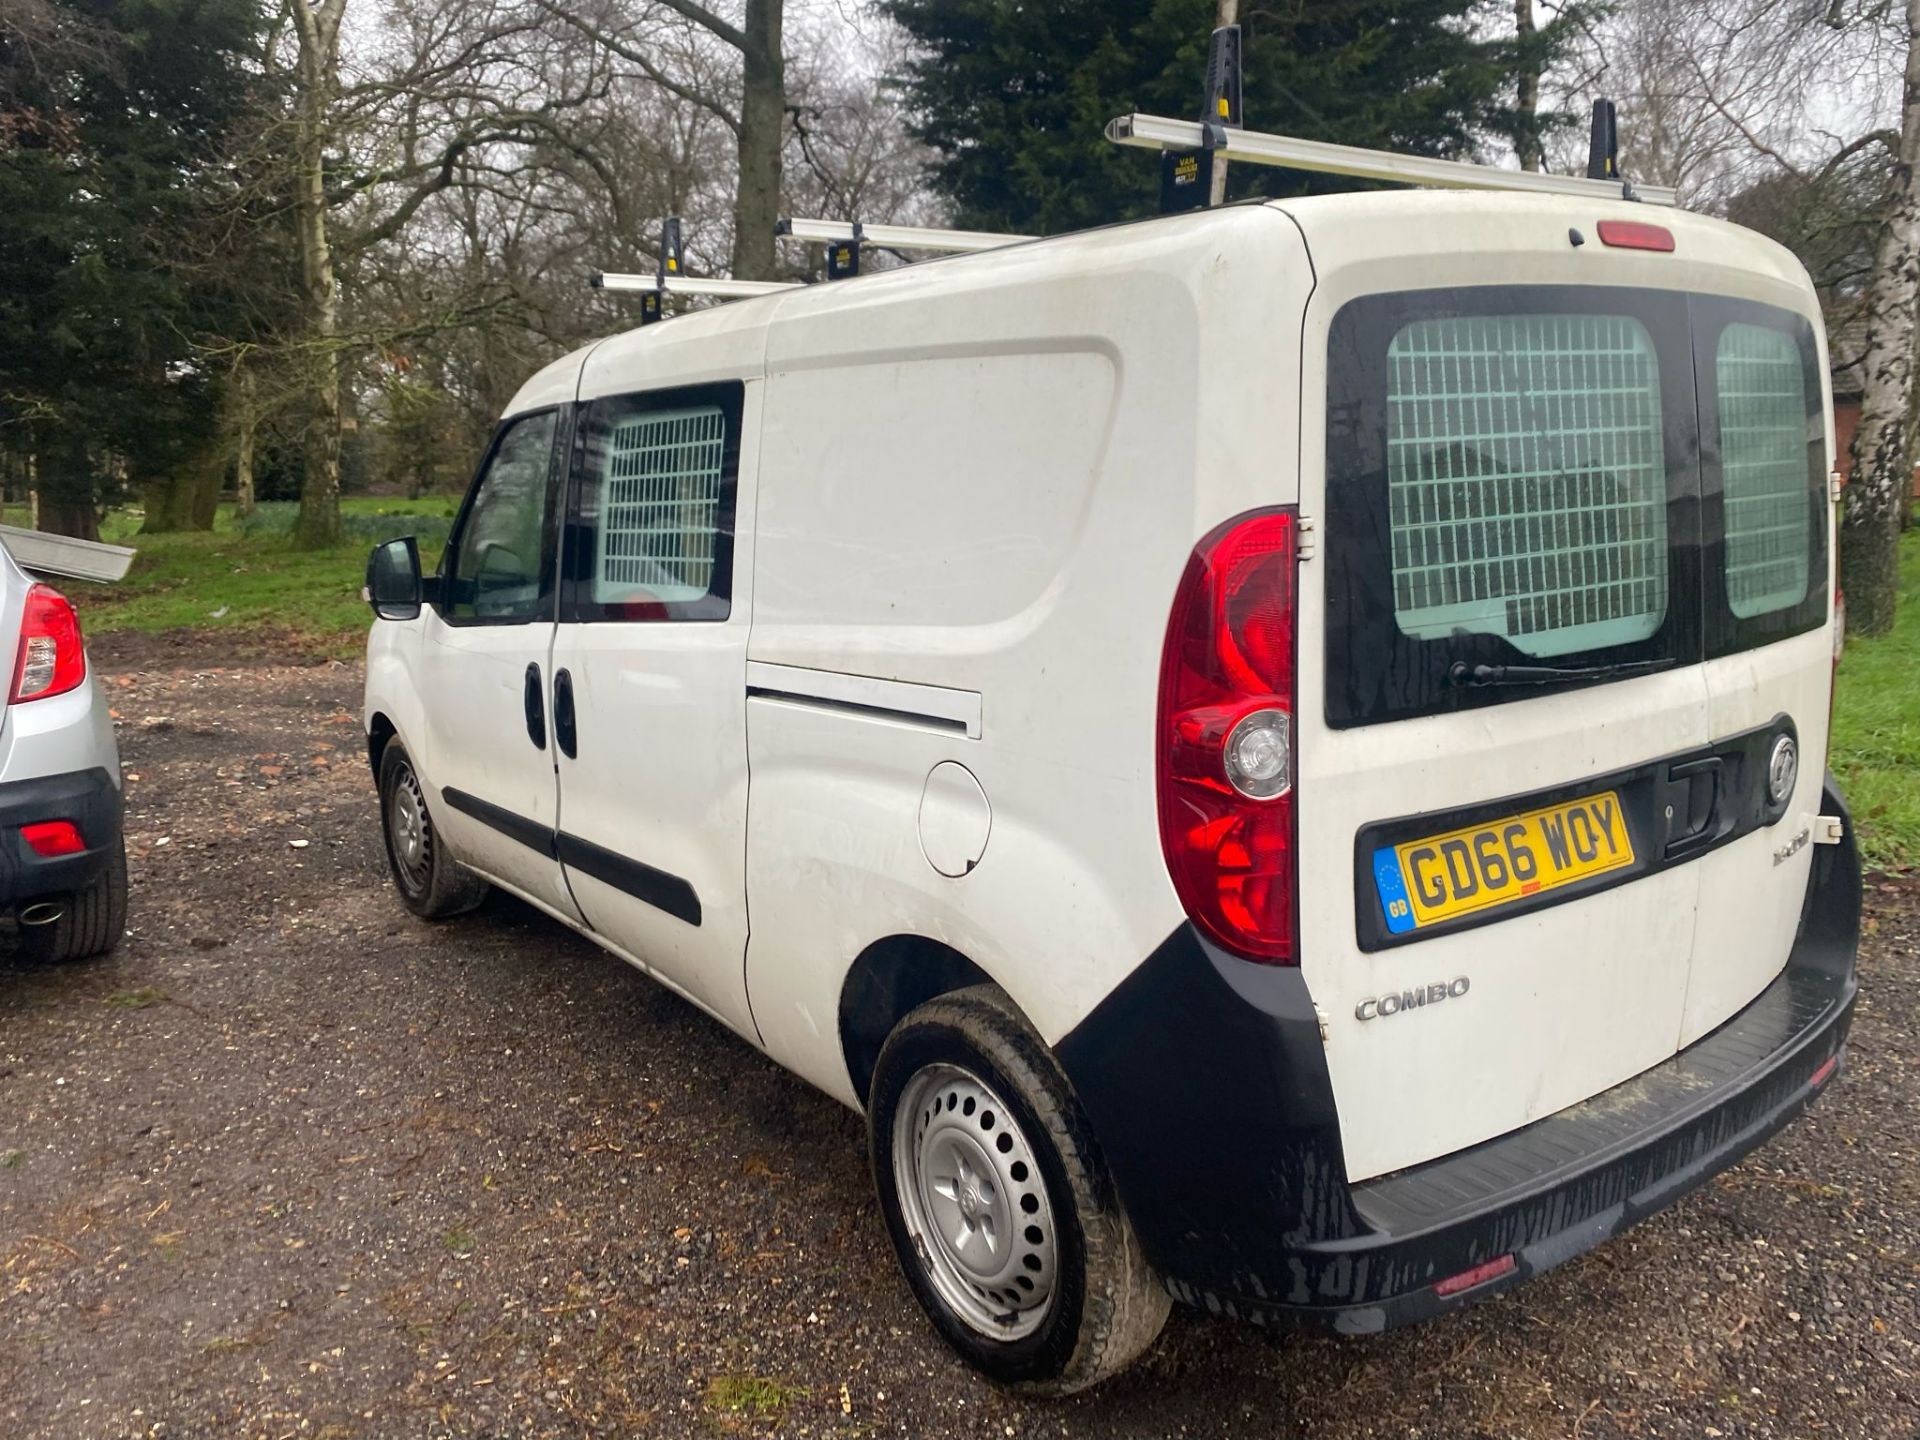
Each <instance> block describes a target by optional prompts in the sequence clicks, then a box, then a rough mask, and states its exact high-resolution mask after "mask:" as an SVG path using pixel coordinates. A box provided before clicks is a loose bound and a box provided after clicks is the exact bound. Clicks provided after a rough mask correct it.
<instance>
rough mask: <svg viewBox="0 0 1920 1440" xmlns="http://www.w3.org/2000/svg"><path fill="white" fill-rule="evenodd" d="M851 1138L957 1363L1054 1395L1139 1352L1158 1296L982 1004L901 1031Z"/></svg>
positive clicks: (1111, 1210) (1016, 1019) (1076, 1137)
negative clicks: (860, 1127) (863, 1144)
mask: <svg viewBox="0 0 1920 1440" xmlns="http://www.w3.org/2000/svg"><path fill="white" fill-rule="evenodd" d="M867 1124H868V1144H869V1148H870V1151H871V1156H872V1162H873V1174H874V1181H875V1184H876V1185H877V1186H878V1189H879V1192H880V1206H881V1210H882V1213H883V1214H884V1215H885V1217H886V1222H887V1230H888V1232H889V1234H890V1235H891V1237H892V1240H893V1246H894V1250H895V1253H896V1254H897V1255H898V1256H899V1259H900V1264H901V1267H902V1268H903V1269H904V1270H905V1271H906V1275H907V1280H908V1282H909V1283H910V1284H911V1285H912V1287H913V1291H914V1294H915V1296H916V1297H917V1298H918V1299H919V1301H920V1304H921V1306H922V1307H923V1308H924V1309H925V1310H926V1312H927V1315H928V1318H930V1319H931V1320H932V1321H933V1324H934V1327H935V1328H936V1329H938V1330H939V1331H940V1333H941V1335H942V1336H944V1337H945V1338H946V1340H947V1342H948V1343H949V1344H950V1345H952V1346H953V1347H954V1349H955V1350H957V1351H959V1352H960V1354H961V1355H962V1357H964V1358H965V1359H966V1360H967V1361H968V1362H969V1363H971V1364H972V1365H974V1366H975V1367H976V1368H977V1369H979V1370H981V1371H983V1372H984V1373H985V1374H987V1375H988V1376H990V1377H991V1378H992V1379H994V1380H997V1381H999V1382H1000V1383H1001V1384H1004V1385H1008V1386H1012V1387H1014V1388H1017V1389H1021V1390H1026V1391H1030V1392H1035V1393H1041V1394H1054V1395H1064V1394H1068V1393H1070V1392H1072V1391H1075V1390H1081V1389H1084V1388H1086V1387H1087V1386H1089V1385H1092V1384H1094V1383H1096V1382H1097V1381H1100V1380H1103V1379H1105V1378H1106V1377H1107V1376H1109V1375H1112V1374H1114V1373H1115V1372H1116V1371H1118V1370H1120V1369H1121V1368H1123V1367H1124V1366H1125V1365H1127V1364H1128V1363H1129V1362H1130V1361H1132V1360H1133V1359H1134V1358H1135V1357H1136V1356H1138V1355H1139V1354H1140V1353H1141V1352H1142V1351H1144V1350H1145V1349H1146V1348H1147V1347H1148V1346H1149V1345H1151V1344H1152V1343H1153V1340H1154V1338H1155V1337H1156V1336H1157V1335H1158V1334H1159V1333H1160V1328H1161V1326H1162V1325H1163V1324H1164V1323H1165V1322H1166V1318H1167V1310H1168V1308H1169V1302H1168V1298H1167V1293H1166V1290H1165V1289H1164V1288H1163V1287H1162V1286H1161V1284H1160V1283H1159V1280H1158V1278H1157V1277H1156V1276H1155V1275H1154V1273H1153V1271H1152V1269H1151V1268H1150V1267H1149V1266H1148V1265H1147V1262H1146V1259H1145V1257H1144V1256H1143V1255H1142V1254H1141V1252H1140V1242H1139V1239H1138V1237H1136V1236H1135V1234H1134V1232H1133V1227H1132V1225H1131V1224H1130V1223H1129V1222H1128V1220H1127V1217H1126V1214H1125V1212H1124V1211H1122V1209H1121V1208H1120V1203H1119V1199H1118V1197H1117V1196H1116V1195H1115V1193H1114V1189H1113V1182H1112V1179H1111V1178H1110V1177H1109V1175H1108V1174H1107V1170H1106V1165H1105V1162H1104V1161H1103V1160H1102V1158H1101V1156H1100V1152H1099V1147H1098V1145H1097V1144H1096V1143H1095V1141H1094V1138H1093V1134H1092V1131H1091V1128H1090V1127H1089V1125H1088V1123H1087V1119H1086V1116H1085V1115H1084V1114H1083V1113H1082V1112H1081V1109H1080V1105H1079V1102H1078V1101H1077V1100H1076V1099H1075V1098H1074V1095H1073V1092H1072V1090H1071V1088H1070V1087H1069V1086H1068V1084H1067V1079H1066V1076H1065V1075H1064V1074H1063V1073H1062V1072H1061V1070H1060V1067H1059V1065H1058V1064H1057V1063H1056V1062H1055V1060H1054V1058H1053V1056H1052V1054H1051V1052H1049V1051H1048V1049H1047V1047H1046V1044H1045V1042H1044V1041H1042V1040H1041V1038H1040V1037H1039V1035H1037V1034H1036V1033H1035V1032H1034V1030H1033V1028H1032V1027H1031V1026H1030V1025H1028V1024H1027V1022H1026V1020H1025V1019H1024V1018H1023V1017H1022V1016H1021V1015H1020V1013H1019V1012H1018V1011H1017V1010H1015V1009H1014V1007H1013V1005H1012V1004H1011V1003H1010V1002H1009V1001H1008V999H1007V998H1006V996H1005V995H1004V994H1002V993H1001V992H1000V991H999V990H998V989H996V988H994V987H993V986H990V985H980V986H975V987H973V988H972V989H968V990H961V991H956V992H954V993H953V994H950V995H943V996H940V997H938V998H937V999H934V1000H931V1001H929V1002H927V1003H926V1004H925V1005H922V1006H921V1007H920V1008H919V1009H917V1010H915V1011H914V1012H913V1013H912V1014H910V1015H908V1016H907V1017H906V1019H904V1020H902V1021H901V1022H900V1024H899V1025H898V1026H897V1027H896V1028H895V1029H894V1032H893V1034H892V1035H891V1036H889V1037H888V1039H887V1043H886V1045H885V1047H884V1048H883V1049H882V1050H881V1052H880V1059H879V1062H878V1064H877V1065H876V1066H875V1069H874V1077H873V1089H872V1094H871V1096H870V1104H869V1106H868V1121H867Z"/></svg>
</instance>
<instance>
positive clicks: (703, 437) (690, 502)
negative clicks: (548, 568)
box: [561, 385, 741, 621]
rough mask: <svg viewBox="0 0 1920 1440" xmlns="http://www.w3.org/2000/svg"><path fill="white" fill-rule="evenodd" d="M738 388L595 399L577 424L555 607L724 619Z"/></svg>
mask: <svg viewBox="0 0 1920 1440" xmlns="http://www.w3.org/2000/svg"><path fill="white" fill-rule="evenodd" d="M740 400H741V387H740V386H738V385H731V386H703V387H700V388H699V389H697V390H675V391H666V392H656V393H653V394H648V395H627V396H617V397H613V398H610V399H604V400H596V401H595V402H593V404H592V405H591V406H590V407H589V408H588V410H587V413H586V416H585V419H584V422H583V424H582V426H581V443H580V446H579V450H578V454H577V456H576V461H575V475H574V484H573V495H572V501H571V505H570V508H569V512H568V522H567V536H566V554H565V557H564V559H563V561H562V571H563V574H564V577H565V580H564V583H563V587H562V596H561V608H562V615H563V618H565V619H568V620H641V621H649V620H724V619H725V618H726V617H727V615H728V613H729V612H730V610H731V596H732V568H733V512H734V487H735V481H736V478H737V474H738V467H739V452H740Z"/></svg>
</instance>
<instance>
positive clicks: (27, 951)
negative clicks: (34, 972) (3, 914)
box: [17, 836, 127, 964]
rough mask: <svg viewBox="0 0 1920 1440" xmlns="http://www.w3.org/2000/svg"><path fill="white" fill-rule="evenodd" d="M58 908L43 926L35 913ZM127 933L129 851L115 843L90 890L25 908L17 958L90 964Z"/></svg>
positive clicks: (23, 908) (42, 962)
mask: <svg viewBox="0 0 1920 1440" xmlns="http://www.w3.org/2000/svg"><path fill="white" fill-rule="evenodd" d="M49 906H52V907H57V908H58V910H59V914H58V915H56V916H55V917H54V918H52V919H50V920H45V921H42V922H41V923H39V924H34V923H32V920H33V918H34V916H35V912H40V913H44V912H45V911H46V909H47V907H49ZM126 930H127V850H126V846H125V844H124V843H123V842H122V841H121V840H120V839H119V837H117V836H116V837H115V839H114V842H113V853H112V854H111V855H109V856H108V857H107V868H106V869H105V870H104V871H103V872H102V873H101V875H100V878H99V879H97V880H95V881H94V882H93V883H92V884H91V885H89V886H87V888H86V889H84V890H80V891H76V892H75V893H74V894H72V895H69V896H66V897H64V898H55V899H52V900H42V901H36V902H34V903H33V904H31V905H26V906H23V907H22V908H21V911H20V916H19V931H20V939H19V944H18V947H17V953H18V954H19V955H20V957H21V958H22V959H25V960H30V961H33V962H36V963H40V964H53V963H57V962H59V961H62V960H85V959H87V958H88V957H89V956H93V955H104V954H106V953H107V952H108V951H109V950H111V949H113V947H114V946H116V945H118V944H119V943H120V937H121V936H122V935H124V934H125V933H126Z"/></svg>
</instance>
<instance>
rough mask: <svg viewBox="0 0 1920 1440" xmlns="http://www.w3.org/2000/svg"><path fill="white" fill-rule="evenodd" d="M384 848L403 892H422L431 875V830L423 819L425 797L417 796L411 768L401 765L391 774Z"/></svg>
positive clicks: (429, 825) (418, 789)
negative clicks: (391, 788) (385, 844)
mask: <svg viewBox="0 0 1920 1440" xmlns="http://www.w3.org/2000/svg"><path fill="white" fill-rule="evenodd" d="M387 848H388V849H389V850H391V851H392V852H393V868H394V869H395V870H396V871H398V872H399V875H400V883H401V884H403V885H405V886H406V887H407V892H408V893H409V894H414V895H417V894H419V893H420V892H421V891H422V890H424V889H426V888H427V880H428V878H429V877H430V876H431V874H432V873H433V826H432V824H431V823H430V822H429V821H428V819H427V797H426V796H425V795H423V794H421V793H420V781H419V779H418V778H417V777H416V776H415V775H414V773H413V767H412V766H411V765H407V764H401V765H399V766H398V767H396V769H395V772H394V777H393V791H392V795H391V798H390V799H389V800H388V803H387Z"/></svg>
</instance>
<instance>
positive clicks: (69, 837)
mask: <svg viewBox="0 0 1920 1440" xmlns="http://www.w3.org/2000/svg"><path fill="white" fill-rule="evenodd" d="M20 838H21V839H22V840H24V841H26V842H27V845H28V846H29V847H30V848H31V849H32V851H33V853H34V854H36V855H38V856H40V857H41V858H42V859H44V860H51V859H53V858H54V857H55V856H56V855H78V854H79V853H80V852H81V851H83V850H85V849H86V848H87V842H86V841H85V840H84V839H82V838H81V835H80V827H79V826H77V825H75V824H74V823H73V822H72V821H71V820H38V821H35V822H34V823H33V824H31V825H22V826H21V827H20Z"/></svg>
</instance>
